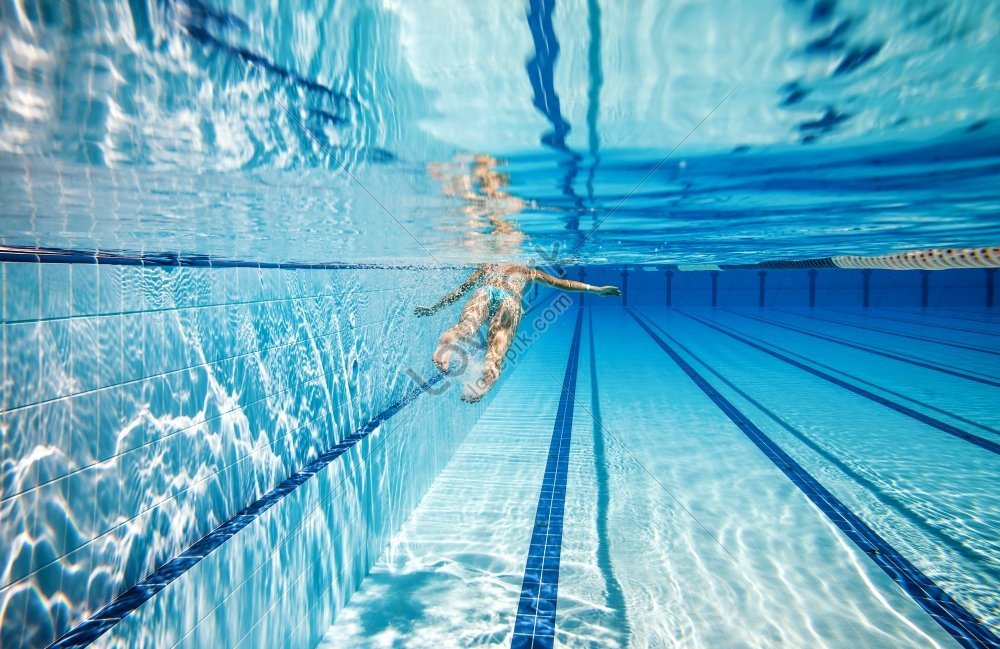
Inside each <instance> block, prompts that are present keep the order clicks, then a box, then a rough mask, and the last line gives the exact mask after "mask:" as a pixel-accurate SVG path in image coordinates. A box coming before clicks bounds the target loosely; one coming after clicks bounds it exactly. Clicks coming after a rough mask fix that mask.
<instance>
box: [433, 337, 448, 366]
mask: <svg viewBox="0 0 1000 649" xmlns="http://www.w3.org/2000/svg"><path fill="white" fill-rule="evenodd" d="M452 351H453V350H452V346H451V341H450V340H449V341H445V340H442V341H441V342H440V343H438V346H437V349H435V350H434V364H435V365H437V368H438V369H439V370H441V373H442V374H444V373H445V372H447V371H448V363H449V362H450V361H451V353H452Z"/></svg>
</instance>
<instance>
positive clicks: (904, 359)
mask: <svg viewBox="0 0 1000 649" xmlns="http://www.w3.org/2000/svg"><path fill="white" fill-rule="evenodd" d="M723 310H724V311H727V312H729V313H734V314H736V315H738V316H741V317H744V318H749V319H750V320H756V321H757V322H763V323H764V324H767V325H770V326H772V327H780V328H782V329H787V330H788V331H794V332H796V333H800V334H802V335H804V336H811V337H813V338H818V339H819V340H826V341H828V342H832V343H835V344H837V345H843V346H845V347H851V348H853V349H858V350H861V351H863V352H867V353H869V354H876V355H878V356H882V357H884V358H891V359H892V360H894V361H899V362H901V363H907V364H909V365H915V366H917V367H923V368H926V369H929V370H933V371H935V372H941V373H943V374H950V375H951V376H955V377H958V378H960V379H965V380H967V381H975V382H976V383H982V384H984V385H989V386H991V387H994V388H1000V381H993V380H990V379H988V378H982V377H979V376H975V375H973V374H968V373H966V372H962V371H961V370H957V369H952V368H948V367H942V366H940V365H935V364H933V363H927V362H924V361H921V360H919V359H916V358H910V357H909V356H903V355H900V354H893V353H891V352H886V351H883V350H881V349H876V348H875V347H870V346H868V345H861V344H858V343H854V342H851V341H849V340H844V339H843V338H837V337H835V336H827V335H825V334H821V333H817V332H815V331H809V330H808V329H803V328H802V327H796V326H795V325H790V324H787V323H784V322H776V321H774V320H768V319H765V318H760V317H758V316H755V315H750V314H749V313H744V312H742V311H736V310H733V309H723Z"/></svg>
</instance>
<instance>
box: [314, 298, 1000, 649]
mask: <svg viewBox="0 0 1000 649" xmlns="http://www.w3.org/2000/svg"><path fill="white" fill-rule="evenodd" d="M954 316H956V314H949V313H945V312H941V313H936V314H933V315H930V314H926V313H921V312H888V311H878V312H872V313H867V312H850V311H824V310H819V309H812V310H808V311H806V310H802V311H797V312H791V311H779V310H774V309H767V310H758V309H754V310H748V311H743V312H737V311H727V310H723V309H662V308H649V307H638V308H635V309H624V308H620V307H613V308H608V307H605V306H595V307H590V306H585V307H584V308H582V309H575V308H574V309H571V310H570V311H569V312H567V313H566V314H564V315H563V316H562V317H561V318H560V319H559V320H558V321H557V322H556V323H555V325H554V326H553V327H552V329H551V330H550V331H548V332H547V333H546V334H545V335H544V336H542V337H541V338H540V339H539V340H538V341H536V342H535V343H534V344H533V345H532V346H531V347H530V348H529V349H528V350H527V352H525V353H524V354H522V355H521V356H520V357H519V358H518V359H517V362H516V364H515V366H514V367H511V368H508V370H507V376H506V377H505V379H504V382H503V383H502V385H501V387H500V388H499V391H498V393H497V394H496V396H495V398H494V400H493V402H492V403H491V404H490V406H489V408H488V409H487V410H486V412H485V414H484V415H483V417H482V418H481V419H480V421H479V422H478V424H477V425H476V426H475V427H474V428H473V429H472V430H471V431H470V433H469V434H468V436H467V437H466V439H465V441H464V442H463V444H462V445H461V446H460V448H459V449H458V451H457V453H456V454H455V456H454V458H453V459H452V460H451V462H450V463H449V464H448V465H447V466H446V468H445V469H444V470H443V472H442V473H441V474H440V475H439V477H438V478H437V480H436V481H435V483H434V484H433V485H432V486H431V488H430V490H429V491H428V493H427V494H426V496H425V497H424V498H423V500H422V501H421V503H420V504H419V505H418V507H417V508H416V510H415V511H414V513H413V514H412V515H411V517H410V518H409V519H408V520H407V521H406V523H405V524H404V525H403V527H402V529H401V530H400V532H399V533H398V534H397V535H396V537H395V538H394V540H393V542H392V544H391V546H390V547H389V548H387V550H386V551H385V553H384V554H383V556H382V558H381V559H380V560H379V561H378V563H377V564H376V566H375V567H374V568H373V569H372V571H371V572H370V574H369V575H368V576H367V578H366V579H365V581H364V582H363V584H362V586H361V588H360V589H359V590H358V591H357V593H355V595H354V596H353V598H352V599H351V601H350V602H349V603H348V605H347V607H346V608H345V609H344V610H342V611H341V612H340V613H339V614H338V616H337V619H336V622H335V623H334V625H333V626H332V627H331V628H330V630H329V632H328V633H327V635H326V637H325V638H324V640H323V643H322V644H321V646H322V647H441V646H553V645H555V646H567V647H615V646H634V647H761V646H788V647H806V646H809V647H932V646H941V647H948V646H959V643H958V640H956V637H966V638H968V637H972V638H974V639H975V638H976V637H979V638H980V639H981V638H986V639H987V640H988V639H989V638H990V634H991V633H992V634H996V633H997V632H998V621H1000V615H998V610H1000V597H998V595H997V593H1000V566H998V563H997V557H998V556H1000V553H998V549H1000V548H998V547H997V546H998V540H997V539H998V537H997V535H996V533H995V530H996V529H997V527H998V523H1000V520H998V518H1000V507H998V506H997V505H998V503H997V500H998V496H997V493H996V489H995V484H996V479H997V477H998V475H1000V462H998V458H997V454H996V449H995V446H996V443H997V442H1000V438H998V436H997V431H996V430H995V429H993V428H992V427H991V425H993V424H995V423H996V422H997V421H998V417H997V415H998V406H997V405H996V403H997V399H996V382H997V380H998V379H997V376H996V375H997V370H998V365H997V363H996V362H995V356H996V354H997V353H998V350H1000V337H998V335H997V334H998V331H1000V330H998V329H997V328H996V325H995V324H994V322H992V321H991V318H989V317H987V316H985V315H982V316H977V317H965V318H964V319H956V318H955V317H954ZM564 388H565V389H564ZM442 398H445V397H442ZM462 405H463V404H461V403H456V404H455V407H462ZM811 485H818V486H811ZM817 494H819V495H817ZM824 499H825V500H824ZM859 539H860V540H859ZM868 543H874V544H875V545H873V546H872V548H874V549H872V548H869V547H868V546H867V545H866V544H868ZM893 561H896V564H893V563H892V562H893ZM886 565H897V566H898V565H904V566H910V567H912V569H913V570H912V571H911V572H907V571H908V570H909V568H905V569H903V573H904V575H903V577H899V576H898V575H897V580H896V581H894V579H893V578H892V577H890V572H892V571H891V570H889V569H886V568H885V566H886ZM921 580H925V581H921ZM901 582H905V583H907V584H911V586H909V587H908V588H909V590H911V592H913V591H914V589H915V590H917V591H920V592H918V593H917V596H912V595H911V594H910V593H908V592H906V591H905V590H904V589H903V588H902V587H901V586H900V583H901ZM913 583H919V584H921V586H919V587H918V586H912V584H913ZM921 588H923V591H921V590H920V589H921ZM924 591H926V592H927V593H930V594H929V595H926V596H924V595H922V593H923V592H924ZM935 593H937V594H936V595H935ZM921 597H924V598H925V600H926V599H928V598H929V599H934V601H932V602H930V603H928V601H921ZM935 598H937V599H935ZM941 602H945V604H944V605H942V604H941ZM953 605H954V606H953ZM935 606H939V607H943V609H946V610H947V611H958V613H957V618H958V619H959V626H961V624H962V615H963V613H964V614H965V615H968V616H970V617H969V618H968V619H967V620H966V626H967V627H968V628H965V629H964V631H963V630H962V629H961V628H960V629H959V630H958V631H954V630H953V632H952V633H949V631H947V630H946V629H945V625H946V624H948V623H949V622H948V621H947V620H945V621H944V622H943V623H939V621H938V620H937V619H935V615H938V616H939V617H941V616H946V614H945V613H940V614H939V613H937V612H936V611H938V610H939V609H935ZM932 613H933V614H934V615H932ZM949 614H950V613H949ZM969 620H971V622H969ZM977 620H978V621H977ZM952 623H954V620H952ZM977 625H978V626H977ZM963 634H964V636H963ZM976 634H980V635H978V636H977V635H976ZM994 637H995V636H994ZM532 642H534V643H535V644H534V645H532ZM967 646H976V645H975V644H974V643H973V644H968V643H967Z"/></svg>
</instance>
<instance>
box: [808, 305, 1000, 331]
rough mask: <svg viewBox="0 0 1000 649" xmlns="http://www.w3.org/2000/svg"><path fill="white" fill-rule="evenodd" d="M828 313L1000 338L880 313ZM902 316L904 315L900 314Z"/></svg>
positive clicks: (833, 310) (930, 315)
mask: <svg viewBox="0 0 1000 649" xmlns="http://www.w3.org/2000/svg"><path fill="white" fill-rule="evenodd" d="M826 310H827V311H832V312H834V313H842V314H844V315H850V316H855V315H856V316H860V317H862V318H871V319H872V320H882V321H888V322H902V323H905V324H911V325H917V326H919V327H932V328H934V329H950V330H952V331H961V332H963V333H968V334H980V335H983V336H1000V331H985V330H983V329H967V328H965V327H955V326H953V325H950V324H944V323H938V322H929V321H927V320H922V321H921V320H910V319H908V318H890V317H888V316H886V315H884V314H882V312H879V313H855V312H853V311H841V310H840V309H826ZM898 315H902V314H898ZM927 315H928V316H929V317H936V316H934V315H933V314H927Z"/></svg>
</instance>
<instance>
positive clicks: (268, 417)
mask: <svg viewBox="0 0 1000 649" xmlns="http://www.w3.org/2000/svg"><path fill="white" fill-rule="evenodd" d="M461 275H463V273H461V272H456V271H400V270H393V271H384V270H300V271H292V270H278V269H258V268H225V269H207V268H150V267H142V266H116V265H107V266H105V265H95V264H89V265H87V264H45V263H43V264H32V263H5V264H3V265H2V268H0V277H2V294H3V314H2V315H3V324H2V325H0V329H2V341H3V391H2V411H0V431H2V433H3V443H2V457H0V468H2V479H0V487H2V498H3V500H2V502H0V519H2V521H3V524H2V526H0V531H2V535H3V538H2V539H0V548H2V549H3V555H2V564H0V565H2V568H3V573H2V582H0V623H2V628H3V638H2V644H3V646H10V647H17V646H42V645H45V644H47V643H48V642H51V641H52V640H54V639H56V638H57V637H59V636H60V635H61V634H63V633H65V632H66V631H68V630H69V629H71V628H72V627H73V626H75V625H76V624H78V623H79V622H81V621H82V620H83V619H85V618H86V617H88V616H90V615H91V614H93V613H94V612H95V611H97V610H98V609H99V608H100V607H102V606H104V605H106V604H108V603H109V602H111V601H112V600H113V599H114V598H115V597H117V596H118V595H120V594H121V593H123V592H124V591H126V590H127V589H128V588H129V587H131V586H133V585H134V584H136V583H137V582H139V581H140V580H141V579H142V578H143V577H145V576H146V575H148V574H150V573H151V572H152V571H154V570H155V569H156V568H157V567H159V566H161V565H163V564H164V563H165V562H166V561H168V560H169V559H171V558H172V557H175V556H177V555H178V554H180V553H181V552H183V551H184V550H185V549H186V548H188V547H189V546H191V545H192V544H193V543H195V542H196V541H197V540H198V539H199V538H201V537H203V536H205V535H206V534H208V533H209V532H211V531H212V530H213V529H215V528H216V527H218V526H219V525H220V524H221V523H223V522H224V521H226V520H227V519H229V518H230V517H231V516H233V514H235V513H236V512H238V511H239V510H241V509H243V508H244V507H246V506H247V505H249V504H250V503H252V502H254V501H255V500H257V499H258V498H260V497H261V496H262V495H263V494H265V493H267V492H268V491H270V490H271V489H273V488H274V487H275V486H276V485H278V484H279V483H281V482H282V481H283V480H285V479H286V478H288V476H289V475H291V474H292V473H293V472H295V471H297V470H299V469H301V468H302V467H303V466H305V465H307V464H308V463H309V462H310V461H312V460H314V459H315V458H316V457H318V456H319V455H320V454H321V453H322V452H324V451H325V450H327V449H329V448H330V447H332V446H334V445H336V444H337V443H338V442H339V441H341V440H343V439H344V438H345V437H347V436H348V435H351V434H352V433H353V432H355V431H357V430H358V429H360V428H362V427H363V426H365V425H366V424H367V423H368V422H370V421H372V420H373V418H376V417H377V416H378V415H379V413H382V412H383V411H385V410H386V409H387V408H389V407H390V406H392V404H394V403H397V402H398V401H399V400H400V399H401V398H402V397H403V396H404V395H406V394H408V393H410V392H412V391H413V389H414V388H415V387H416V386H417V384H418V383H417V379H414V378H413V377H411V375H410V374H409V373H408V372H406V370H407V369H413V370H414V372H415V374H414V376H417V377H428V378H429V377H431V376H433V375H434V372H433V371H432V370H433V366H432V365H431V363H430V352H431V350H432V349H433V345H434V342H435V340H436V338H437V336H438V335H439V333H440V330H441V329H442V328H443V327H444V324H445V322H444V320H445V319H447V318H446V316H444V314H442V315H441V316H438V317H435V318H430V319H417V318H414V317H413V316H412V315H411V313H410V310H411V309H412V306H413V305H414V304H416V303H420V302H422V301H426V300H425V299H424V298H426V297H429V296H428V295H427V291H430V292H431V293H433V294H434V297H436V296H437V293H438V292H439V289H438V288H437V287H439V286H442V285H443V286H448V285H450V284H452V283H455V282H456V280H457V279H458V278H459V276H461ZM449 389H451V390H452V391H454V390H455V386H454V385H452V386H449ZM451 396H454V398H455V399H457V395H451ZM444 401H445V398H444V397H439V398H436V397H434V396H433V395H424V396H422V397H420V398H418V399H416V400H415V401H414V402H413V403H412V404H410V405H408V406H406V408H405V409H404V410H401V411H400V412H399V413H398V414H396V415H395V416H394V417H393V418H392V419H390V420H389V421H387V422H385V423H384V424H383V425H382V426H381V427H378V428H377V429H376V430H375V431H374V432H372V434H371V435H370V436H369V437H368V438H367V439H366V440H365V441H364V442H363V443H359V444H357V445H356V446H355V447H354V448H352V450H351V451H350V452H349V453H345V454H344V455H343V456H341V457H340V458H338V460H337V461H336V462H333V463H331V465H330V466H328V467H327V468H326V469H325V470H324V471H323V472H321V473H320V474H317V476H316V477H315V478H314V479H312V480H310V481H309V483H308V484H303V486H302V487H300V488H299V489H297V490H296V491H295V492H293V494H290V495H289V496H288V498H286V499H285V500H287V502H283V503H282V504H281V506H280V507H278V506H275V507H273V508H272V509H271V510H269V511H268V513H267V514H266V516H267V519H266V520H265V518H264V516H262V517H261V520H260V521H258V522H257V524H255V525H253V526H250V527H249V528H248V529H247V530H245V531H246V534H245V535H244V537H243V538H241V539H240V540H239V542H236V541H237V539H232V540H231V542H230V543H229V544H228V545H227V548H226V552H225V553H222V554H219V557H218V559H221V560H222V563H218V562H216V563H211V562H208V561H207V560H206V562H205V565H204V566H203V567H202V568H201V569H202V570H212V569H215V570H219V571H221V572H222V573H225V575H226V576H227V577H228V578H229V581H225V580H223V579H222V578H221V577H220V579H219V580H217V581H215V582H214V584H215V585H214V586H213V587H212V588H211V589H209V590H208V591H207V592H206V591H205V590H202V591H200V592H187V593H185V597H188V598H190V599H188V600H187V601H186V603H185V602H178V601H176V600H175V601H174V604H175V605H176V608H171V609H168V610H169V611H170V613H169V615H168V616H167V617H166V619H168V620H169V624H170V625H172V626H171V628H170V629H167V628H162V627H158V633H160V632H162V633H164V634H166V635H163V636H162V637H168V635H169V634H171V633H174V634H177V637H180V635H182V634H183V633H184V632H185V631H187V630H189V629H190V628H192V627H193V624H194V623H195V622H197V621H200V620H201V617H200V615H199V614H200V613H203V612H205V613H207V612H209V611H211V610H214V609H213V608H212V606H213V604H214V603H218V602H222V601H223V600H226V598H227V597H229V596H230V595H231V594H232V593H233V591H234V590H235V589H237V587H238V586H240V585H241V584H242V582H241V581H240V577H243V576H249V575H250V574H251V573H252V572H253V571H254V570H256V569H257V568H258V567H260V566H262V565H265V563H266V564H267V566H266V567H264V568H262V569H261V570H260V571H258V572H257V573H256V574H257V578H258V579H264V580H265V582H266V583H267V584H268V587H267V588H261V587H260V584H259V583H258V584H255V585H254V586H253V587H252V588H253V589H256V590H257V592H256V595H255V598H256V599H255V607H254V608H253V609H246V608H241V607H237V608H236V609H229V608H226V609H221V610H225V611H230V610H236V611H237V615H236V618H234V619H238V620H239V622H240V623H241V624H244V623H246V624H251V625H252V624H254V623H255V622H257V621H258V620H259V619H261V617H263V616H264V614H265V612H267V611H271V612H272V614H274V613H275V612H281V613H282V614H286V613H287V609H285V608H282V607H280V606H278V607H275V608H269V606H270V603H273V602H274V601H276V599H278V598H280V597H284V596H285V594H286V591H287V590H288V587H289V586H291V585H292V584H293V583H297V584H299V586H300V587H301V586H302V585H304V583H305V581H306V580H302V581H298V582H296V581H295V579H296V577H298V576H300V575H301V574H302V570H299V571H298V572H297V573H295V571H294V570H291V569H290V567H289V565H288V562H289V561H290V560H291V559H290V558H289V555H288V553H289V552H291V554H292V555H293V556H294V558H295V560H296V561H303V560H306V558H308V559H310V560H312V559H316V561H314V562H313V563H308V564H303V565H307V567H309V568H310V569H311V570H312V572H310V573H309V574H310V575H312V576H314V577H316V578H317V579H319V578H321V577H322V578H323V579H326V576H329V575H328V574H327V572H323V571H322V570H323V569H324V568H321V567H320V563H321V562H319V561H318V560H319V559H320V558H322V556H323V552H324V550H325V549H326V550H328V549H329V548H331V547H333V546H334V545H336V550H335V551H334V552H332V553H331V552H327V554H328V555H332V554H335V555H336V556H337V562H335V563H336V565H337V566H339V568H340V574H341V575H342V576H341V581H336V580H335V579H333V578H331V579H329V580H327V581H326V582H325V583H326V584H327V585H328V586H329V585H331V584H334V583H336V588H337V589H338V590H337V594H336V596H332V597H326V596H323V595H321V591H322V589H319V590H316V589H315V587H316V583H315V582H310V588H311V589H313V590H308V591H306V592H309V593H310V597H312V598H314V599H313V600H312V601H313V603H316V602H318V601H319V600H325V601H323V607H324V610H328V611H332V610H334V609H335V608H336V606H337V604H336V603H337V602H340V601H342V600H343V599H344V598H346V595H347V594H349V592H350V591H351V590H352V589H353V587H356V585H357V582H359V581H360V579H361V577H362V576H363V575H364V573H365V572H366V571H367V567H368V566H369V565H370V563H371V562H372V561H374V559H375V557H377V556H378V554H379V552H380V551H381V549H382V547H383V546H384V544H385V542H386V541H387V539H388V536H389V535H390V534H391V532H392V531H393V530H394V529H395V528H396V527H397V526H398V525H399V524H400V523H401V521H402V520H403V518H405V516H406V513H407V512H408V511H409V508H410V507H412V505H413V503H414V502H415V501H416V500H418V499H419V496H420V495H421V493H422V491H421V490H422V489H424V488H426V485H427V484H429V482H430V481H431V480H432V479H433V476H434V475H435V473H436V471H437V470H438V469H439V468H440V466H441V465H442V464H443V462H444V461H446V459H447V457H449V456H450V452H451V451H452V450H453V448H454V445H455V444H457V443H458V441H460V437H461V434H462V433H463V432H464V431H466V430H468V428H469V427H470V426H471V424H472V423H473V422H474V421H475V420H476V418H477V417H478V414H479V412H480V410H481V406H479V407H464V408H461V409H454V411H453V412H452V411H448V410H442V409H441V405H440V404H441V403H443V402H444ZM424 439H430V440H433V443H428V444H423V442H422V440H424ZM402 484H405V485H407V488H406V489H402V488H401V487H400V485H402ZM338 485H340V486H339V487H338ZM338 490H339V491H338ZM333 493H336V494H338V495H337V496H336V497H332V494H333ZM323 497H326V498H327V499H326V500H325V501H323V502H325V503H326V505H327V506H328V508H327V509H326V510H324V511H325V513H326V518H324V519H323V522H322V524H321V523H320V522H319V520H318V519H316V518H306V515H307V514H308V512H311V511H313V509H314V506H315V504H316V503H317V502H319V501H321V500H322V498H323ZM305 523H308V525H304V524H305ZM303 525H304V527H302V526H303ZM292 529H295V530H296V531H297V532H300V533H299V534H298V536H297V537H296V539H297V540H295V541H289V542H287V543H284V544H283V545H282V547H283V548H284V549H283V550H282V551H281V552H277V553H276V552H275V551H274V550H275V548H276V547H277V545H278V541H279V540H287V539H288V536H287V533H288V532H290V530H292ZM269 543H270V545H268V544H269ZM295 543H306V544H307V546H308V551H301V552H300V551H298V550H296V551H293V548H297V547H298V546H296V545H295ZM299 549H300V550H302V548H299ZM282 552H284V553H285V554H282ZM241 553H242V554H241ZM237 556H239V557H241V559H240V560H239V561H237V560H235V559H234V557H237ZM345 557H346V559H347V561H346V563H344V562H343V559H344V558H345ZM267 562H270V563H267ZM297 565H298V564H297ZM324 565H326V564H324ZM331 565H332V564H331ZM277 566H282V570H280V571H279V570H277ZM237 568H239V569H238V570H237ZM317 571H318V572H317ZM345 571H346V572H345ZM328 572H329V571H328ZM293 573H294V574H293ZM332 576H333V577H336V576H337V573H332ZM203 583H204V582H203ZM243 592H247V591H246V589H244V591H243ZM194 601H197V605H191V606H188V604H191V603H192V602H194ZM227 601H229V602H230V603H232V604H235V603H236V602H242V601H243V600H239V599H238V597H229V599H228V600H227ZM286 601H291V600H286ZM265 603H267V605H265ZM297 605H300V604H297ZM206 607H208V608H206ZM149 608H153V607H149ZM161 610H162V609H161ZM251 610H252V611H254V612H255V614H257V615H258V617H254V616H253V615H251V614H250V612H249V611H251ZM302 613H303V614H304V613H305V611H304V610H303V611H302ZM219 615H223V613H219V614H217V615H216V616H215V617H213V618H209V619H210V620H212V621H213V622H216V623H217V622H218V616H219ZM320 617H322V616H320ZM285 622H286V623H287V622H288V620H287V619H286V620H285ZM157 624H158V625H160V624H166V622H165V621H164V619H161V620H159V621H157ZM324 628H325V627H324ZM137 632H138V631H136V629H135V627H134V626H133V627H130V630H126V629H124V628H123V630H122V631H121V632H120V633H119V637H123V638H124V639H123V642H124V643H125V644H129V645H130V646H134V644H133V637H132V636H122V635H121V634H123V633H125V634H131V633H137ZM219 632H220V633H222V631H219ZM106 637H107V636H106ZM199 637H201V636H199ZM227 644H231V642H227ZM214 645H215V643H212V646H214Z"/></svg>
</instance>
